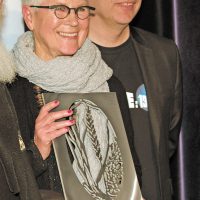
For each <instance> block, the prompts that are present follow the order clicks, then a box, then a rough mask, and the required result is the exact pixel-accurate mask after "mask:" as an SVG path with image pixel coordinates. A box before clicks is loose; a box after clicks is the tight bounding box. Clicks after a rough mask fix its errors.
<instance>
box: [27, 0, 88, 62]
mask: <svg viewBox="0 0 200 200" xmlns="http://www.w3.org/2000/svg"><path fill="white" fill-rule="evenodd" d="M51 5H66V6H68V7H70V8H77V7H80V6H85V5H87V0H43V1H42V3H41V4H40V6H51ZM23 15H24V19H25V22H26V24H27V26H28V28H29V29H30V30H31V31H32V32H33V34H34V39H35V53H36V55H37V56H39V57H40V58H41V59H43V60H50V59H53V58H55V57H57V56H71V55H73V54H74V53H76V51H77V50H78V49H79V48H80V47H81V46H82V45H83V43H84V41H85V39H86V37H87V34H88V25H89V19H88V18H87V19H84V20H81V19H78V18H77V16H76V14H75V12H74V10H71V12H70V14H69V15H68V16H67V17H66V18H64V19H58V18H57V17H56V16H55V14H54V9H44V8H31V7H28V6H23Z"/></svg>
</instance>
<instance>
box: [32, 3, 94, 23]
mask: <svg viewBox="0 0 200 200" xmlns="http://www.w3.org/2000/svg"><path fill="white" fill-rule="evenodd" d="M29 7H31V8H45V9H54V15H55V16H56V17H57V18H58V19H65V18H66V17H67V16H68V15H70V12H71V10H74V12H75V14H76V16H77V17H78V18H79V16H78V10H79V9H80V8H87V9H89V11H90V10H92V11H94V10H95V9H96V8H94V7H92V6H79V7H77V8H70V7H68V6H66V5H51V6H37V5H31V6H29ZM58 7H65V8H67V9H68V12H66V16H65V17H63V18H60V17H58V16H57V15H56V8H58ZM89 16H90V13H89V15H88V16H87V17H86V18H84V19H87V18H88V17H89ZM79 19H80V20H84V19H81V18H79Z"/></svg>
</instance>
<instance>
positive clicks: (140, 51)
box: [131, 29, 161, 148]
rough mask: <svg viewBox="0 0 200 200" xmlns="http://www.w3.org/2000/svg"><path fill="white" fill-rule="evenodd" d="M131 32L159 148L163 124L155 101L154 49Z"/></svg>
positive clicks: (156, 143)
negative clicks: (161, 125)
mask: <svg viewBox="0 0 200 200" xmlns="http://www.w3.org/2000/svg"><path fill="white" fill-rule="evenodd" d="M131 32H132V34H134V38H133V45H134V48H135V51H136V56H137V58H138V62H139V66H140V69H141V72H142V76H143V80H144V83H145V87H146V92H147V98H148V109H149V120H150V125H151V131H152V134H153V138H154V143H155V145H156V146H157V148H158V147H159V141H160V124H161V122H160V119H161V118H160V116H161V113H160V109H159V107H158V104H157V101H156V100H155V98H156V97H157V91H158V87H159V86H158V84H157V81H156V79H155V74H157V73H158V72H157V71H156V67H155V60H154V56H153V52H152V49H151V48H150V47H148V45H147V44H145V40H143V38H142V36H141V35H140V34H139V33H138V31H137V29H132V30H131Z"/></svg>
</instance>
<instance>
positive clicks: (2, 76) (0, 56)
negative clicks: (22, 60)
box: [0, 43, 15, 83]
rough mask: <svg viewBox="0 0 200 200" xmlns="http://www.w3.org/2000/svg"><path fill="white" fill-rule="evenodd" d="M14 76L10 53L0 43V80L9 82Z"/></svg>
mask: <svg viewBox="0 0 200 200" xmlns="http://www.w3.org/2000/svg"><path fill="white" fill-rule="evenodd" d="M14 78H15V67H14V64H13V61H12V59H11V56H10V54H9V53H8V52H7V50H6V49H5V48H4V46H3V45H2V43H0V82H2V83H7V82H11V81H12V80H13V79H14Z"/></svg>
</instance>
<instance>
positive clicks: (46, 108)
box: [37, 100, 60, 120]
mask: <svg viewBox="0 0 200 200" xmlns="http://www.w3.org/2000/svg"><path fill="white" fill-rule="evenodd" d="M59 104H60V102H59V101H57V100H55V101H51V102H49V103H47V104H45V105H44V106H42V108H41V109H40V113H39V115H38V117H37V120H40V119H42V118H44V117H45V116H46V115H47V114H48V113H49V112H50V111H51V110H53V109H54V108H56V107H57V106H59Z"/></svg>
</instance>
